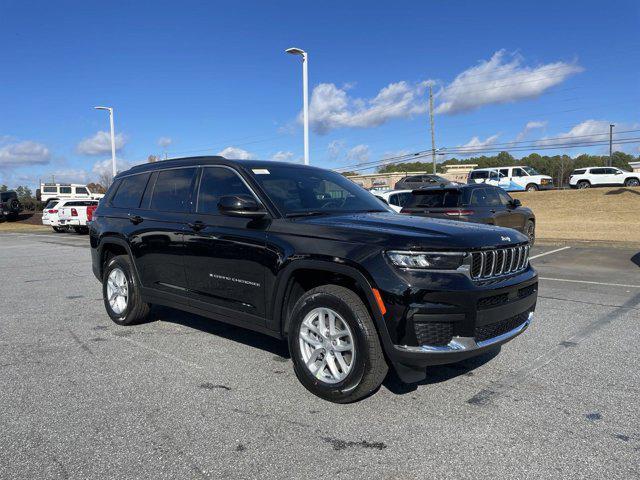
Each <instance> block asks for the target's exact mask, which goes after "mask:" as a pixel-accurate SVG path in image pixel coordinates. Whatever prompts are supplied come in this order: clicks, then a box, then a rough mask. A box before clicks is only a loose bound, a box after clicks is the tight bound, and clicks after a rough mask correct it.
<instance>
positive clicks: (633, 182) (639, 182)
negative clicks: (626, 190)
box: [624, 178, 640, 187]
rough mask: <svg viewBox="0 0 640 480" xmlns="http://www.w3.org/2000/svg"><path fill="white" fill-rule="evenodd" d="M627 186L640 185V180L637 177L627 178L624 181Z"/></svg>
mask: <svg viewBox="0 0 640 480" xmlns="http://www.w3.org/2000/svg"><path fill="white" fill-rule="evenodd" d="M624 186H625V187H638V186H640V180H638V179H637V178H627V179H626V180H625V182H624Z"/></svg>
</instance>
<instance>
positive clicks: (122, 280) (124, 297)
mask: <svg viewBox="0 0 640 480" xmlns="http://www.w3.org/2000/svg"><path fill="white" fill-rule="evenodd" d="M107 300H108V302H109V306H110V307H111V310H113V312H114V313H115V314H116V315H120V314H121V313H122V312H124V311H125V310H126V309H127V302H128V300H129V282H128V281H127V277H126V275H125V274H124V272H123V271H122V270H121V269H120V268H114V269H113V270H111V272H110V273H109V277H108V278H107Z"/></svg>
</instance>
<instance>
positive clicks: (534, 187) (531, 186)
mask: <svg viewBox="0 0 640 480" xmlns="http://www.w3.org/2000/svg"><path fill="white" fill-rule="evenodd" d="M526 190H527V192H537V191H538V186H537V185H536V184H535V183H530V184H529V185H527V188H526Z"/></svg>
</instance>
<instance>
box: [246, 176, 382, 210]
mask: <svg viewBox="0 0 640 480" xmlns="http://www.w3.org/2000/svg"><path fill="white" fill-rule="evenodd" d="M253 173H254V178H255V179H256V181H257V182H258V183H259V184H260V186H261V187H262V188H263V189H264V191H265V192H266V193H267V195H268V196H269V198H270V199H271V200H272V201H273V202H274V203H275V204H276V206H277V207H278V209H279V210H280V211H281V212H282V213H284V214H285V215H295V214H305V213H325V212H326V213H341V212H368V211H376V212H386V211H388V210H386V209H385V208H384V207H383V206H382V205H381V204H380V201H379V200H378V199H377V198H376V197H375V196H373V195H372V194H371V193H369V192H367V191H366V190H364V189H363V188H361V187H359V186H358V185H356V184H355V183H353V182H352V181H351V180H349V179H347V178H345V177H343V176H342V175H340V174H339V173H336V172H331V171H329V170H316V169H306V168H300V167H283V166H273V167H269V168H268V169H266V168H254V169H253Z"/></svg>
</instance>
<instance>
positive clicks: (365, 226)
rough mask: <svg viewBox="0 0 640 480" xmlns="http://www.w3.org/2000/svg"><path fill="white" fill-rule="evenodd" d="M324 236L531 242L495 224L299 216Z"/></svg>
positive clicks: (427, 244) (404, 243) (396, 245)
mask: <svg viewBox="0 0 640 480" xmlns="http://www.w3.org/2000/svg"><path fill="white" fill-rule="evenodd" d="M295 222H296V223H297V224H298V225H300V224H304V225H307V226H309V227H313V234H314V235H317V236H319V237H324V238H333V239H336V240H343V241H353V242H362V243H371V244H380V245H382V246H384V247H385V248H393V249H412V248H417V249H425V248H437V249H446V248H453V249H476V248H483V247H498V246H510V245H514V244H518V243H523V242H527V241H528V238H527V237H526V236H525V235H523V234H521V233H520V232H518V231H516V230H513V229H510V228H503V227H496V226H493V225H483V224H479V223H468V222H459V221H456V220H444V219H437V218H429V217H418V216H413V215H399V214H395V213H387V212H380V213H377V212H376V213H351V214H342V215H328V216H322V217H303V218H298V219H295Z"/></svg>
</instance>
